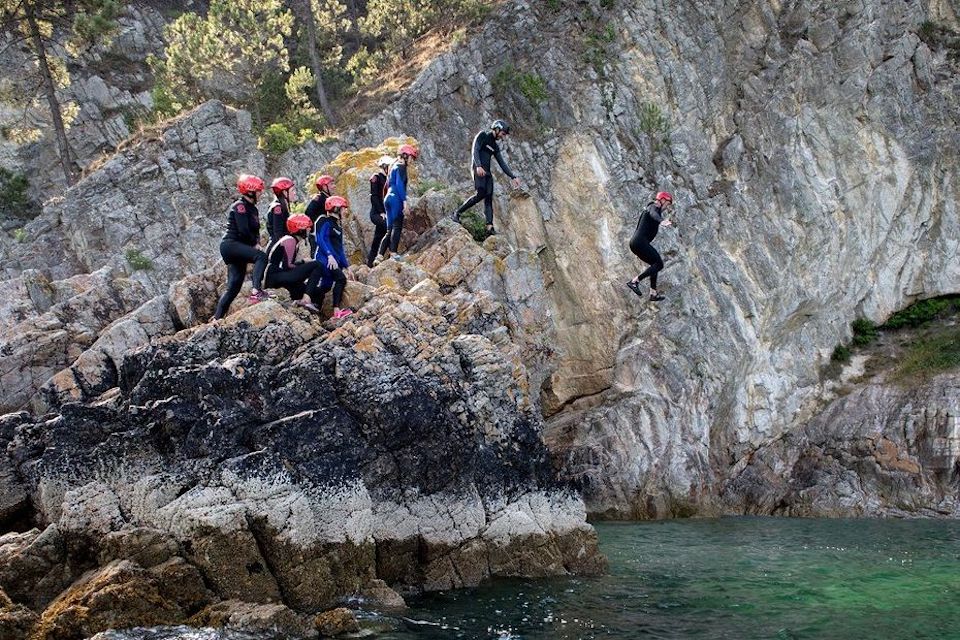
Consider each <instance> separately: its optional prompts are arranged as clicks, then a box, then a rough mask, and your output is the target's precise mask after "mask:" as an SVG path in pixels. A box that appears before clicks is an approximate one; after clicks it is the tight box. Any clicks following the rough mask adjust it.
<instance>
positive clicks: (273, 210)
mask: <svg viewBox="0 0 960 640" xmlns="http://www.w3.org/2000/svg"><path fill="white" fill-rule="evenodd" d="M270 189H271V190H272V191H273V202H271V203H270V209H269V212H268V213H267V233H269V234H270V245H271V246H272V245H273V244H275V243H276V242H277V240H279V239H280V238H282V237H283V236H285V235H286V234H287V218H289V217H290V203H291V202H296V201H297V189H296V186H295V185H294V184H293V180H291V179H290V178H283V177H281V178H276V179H275V180H274V181H273V182H272V183H270Z"/></svg>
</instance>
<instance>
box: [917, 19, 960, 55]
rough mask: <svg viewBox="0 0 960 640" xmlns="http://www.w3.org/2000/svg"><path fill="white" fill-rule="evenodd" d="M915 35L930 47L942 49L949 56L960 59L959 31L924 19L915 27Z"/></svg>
mask: <svg viewBox="0 0 960 640" xmlns="http://www.w3.org/2000/svg"><path fill="white" fill-rule="evenodd" d="M917 35H918V36H919V37H920V39H921V40H923V41H924V42H925V43H926V45H927V46H928V47H930V48H931V49H935V50H938V49H943V50H945V51H946V52H947V54H948V55H949V56H950V58H952V59H954V60H960V33H958V32H956V31H954V30H953V29H951V28H950V27H949V26H947V25H945V24H939V23H936V22H933V21H931V20H924V21H923V22H921V23H920V25H919V26H918V27H917Z"/></svg>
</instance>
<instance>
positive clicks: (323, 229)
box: [307, 196, 353, 320]
mask: <svg viewBox="0 0 960 640" xmlns="http://www.w3.org/2000/svg"><path fill="white" fill-rule="evenodd" d="M324 206H325V207H326V210H327V215H325V216H324V217H322V218H320V219H319V220H318V221H317V224H318V226H317V256H316V257H317V263H318V267H317V270H316V271H314V272H313V276H312V277H311V282H308V283H307V287H308V289H309V288H311V287H313V286H314V283H315V282H316V281H317V280H319V296H318V299H316V300H315V302H316V305H317V306H318V307H319V306H321V305H322V304H323V298H324V297H325V296H326V295H327V291H330V288H331V287H333V319H334V320H339V319H340V318H345V317H347V316H348V315H350V314H351V313H353V311H352V310H350V309H341V308H340V301H341V300H342V299H343V289H344V287H346V285H347V274H349V273H350V262H349V261H348V260H347V254H345V253H344V251H343V228H342V227H341V216H342V215H343V214H344V211H345V210H346V209H347V208H349V206H350V205H349V203H347V199H346V198H343V197H341V196H330V197H329V198H327V201H326V204H325V205H324Z"/></svg>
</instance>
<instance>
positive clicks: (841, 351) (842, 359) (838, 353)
mask: <svg viewBox="0 0 960 640" xmlns="http://www.w3.org/2000/svg"><path fill="white" fill-rule="evenodd" d="M830 360H832V361H833V362H838V363H840V364H846V363H848V362H850V347H847V346H845V345H842V344H838V345H837V346H836V347H835V348H834V350H833V353H832V354H830Z"/></svg>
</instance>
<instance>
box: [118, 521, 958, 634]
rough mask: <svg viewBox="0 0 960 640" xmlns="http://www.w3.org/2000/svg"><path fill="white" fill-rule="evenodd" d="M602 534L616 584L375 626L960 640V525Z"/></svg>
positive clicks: (540, 591)
mask: <svg viewBox="0 0 960 640" xmlns="http://www.w3.org/2000/svg"><path fill="white" fill-rule="evenodd" d="M597 531H598V533H599V535H600V542H601V547H602V549H603V551H604V553H605V554H606V555H607V557H608V558H609V560H610V572H609V574H608V575H606V576H602V577H599V578H562V579H550V580H508V581H498V582H496V583H494V584H492V585H487V586H484V587H481V588H477V589H469V590H462V591H451V592H445V593H439V594H433V595H430V596H426V597H423V598H419V599H416V600H411V602H410V604H411V609H410V611H409V612H408V614H407V616H408V617H409V618H410V619H411V620H415V621H421V622H420V623H416V622H410V621H403V620H399V619H392V618H380V617H376V616H367V617H366V619H365V620H364V624H365V626H368V627H370V628H371V630H375V631H376V636H375V637H377V638H381V639H382V640H413V639H422V640H433V639H441V638H443V639H446V638H503V639H506V638H511V639H519V638H523V639H543V640H547V639H551V640H552V639H558V640H560V639H574V638H584V639H587V638H608V639H617V640H627V639H633V638H731V639H733V638H736V639H752V638H774V639H806V638H811V639H812V638H816V639H839V638H843V639H847V638H851V639H852V638H871V639H873V638H876V639H885V640H892V639H899V638H903V639H905V640H906V639H911V640H913V639H917V638H948V639H958V640H960V522H956V521H930V520H913V521H897V520H796V519H774V518H724V519H719V520H682V521H668V522H658V523H632V524H600V525H598V526H597ZM104 635H106V634H104ZM115 637H117V638H119V637H120V635H119V634H117V636H115ZM123 637H124V638H140V639H145V638H160V637H164V638H171V639H172V638H185V637H186V635H185V634H184V632H182V631H181V632H174V631H173V630H167V631H166V632H163V633H156V632H154V633H152V634H148V633H147V632H137V634H136V635H133V634H129V633H127V634H124V635H123ZM214 637H218V636H215V635H213V634H206V635H205V634H203V633H200V634H196V635H193V634H191V638H197V639H198V640H201V639H204V640H207V639H212V638H214ZM219 637H224V636H219ZM236 637H240V636H236Z"/></svg>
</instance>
